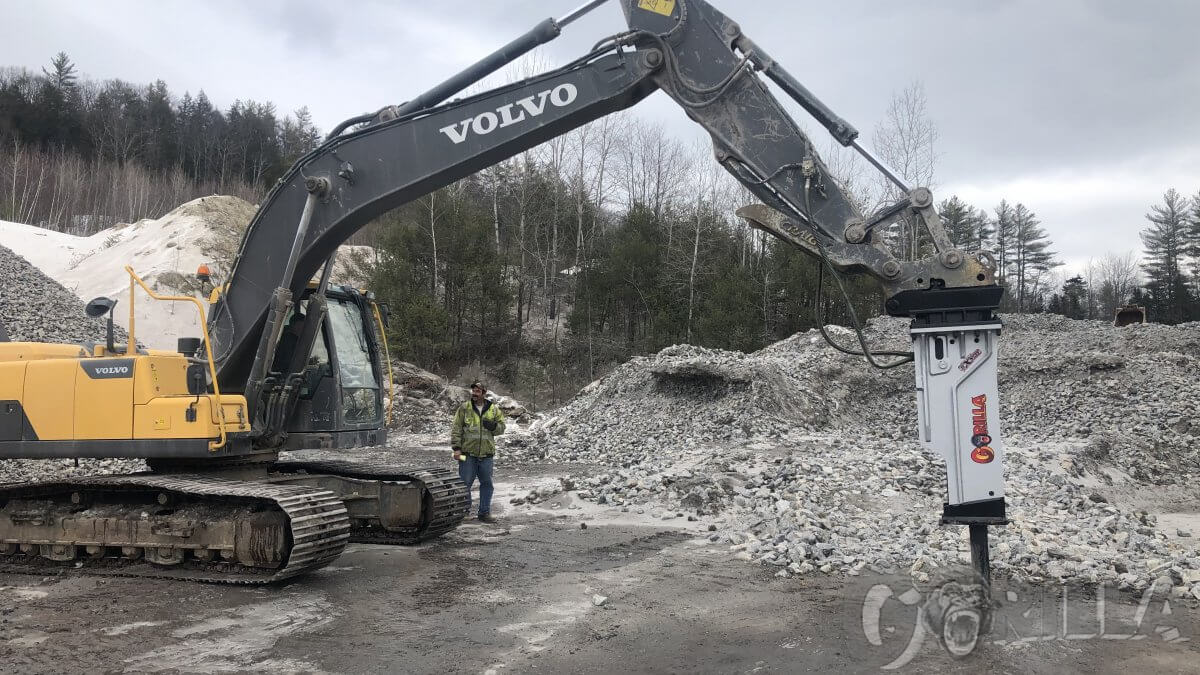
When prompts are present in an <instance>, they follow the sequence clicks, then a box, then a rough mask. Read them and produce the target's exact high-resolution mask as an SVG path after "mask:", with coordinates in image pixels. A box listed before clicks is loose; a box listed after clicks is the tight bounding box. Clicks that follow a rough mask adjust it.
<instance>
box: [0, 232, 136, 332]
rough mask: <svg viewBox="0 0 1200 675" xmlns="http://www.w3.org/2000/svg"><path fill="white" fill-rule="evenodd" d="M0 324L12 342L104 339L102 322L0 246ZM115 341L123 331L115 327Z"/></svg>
mask: <svg viewBox="0 0 1200 675" xmlns="http://www.w3.org/2000/svg"><path fill="white" fill-rule="evenodd" d="M0 323H2V324H4V327H5V328H6V329H7V331H8V337H9V339H10V340H12V341H13V342H66V343H79V342H84V341H91V342H100V343H102V342H104V339H105V338H104V336H105V328H104V321H103V320H100V319H90V318H88V316H87V315H86V314H84V312H83V302H81V301H80V300H79V298H77V297H75V294H74V293H72V292H70V291H68V290H67V289H65V288H63V287H62V286H61V285H59V283H58V282H56V281H55V280H53V279H51V278H50V277H47V276H46V275H44V274H42V272H41V271H40V270H38V268H36V267H34V266H33V265H31V264H29V262H28V261H26V260H25V259H24V258H22V257H21V256H19V255H17V254H16V253H13V252H12V251H10V250H9V249H7V248H5V247H3V246H0ZM116 334H117V339H118V341H124V339H125V331H124V330H122V329H121V328H117V329H116Z"/></svg>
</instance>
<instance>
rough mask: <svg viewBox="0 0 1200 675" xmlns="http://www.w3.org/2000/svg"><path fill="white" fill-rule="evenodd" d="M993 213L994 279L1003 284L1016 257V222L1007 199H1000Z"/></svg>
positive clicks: (1006, 280)
mask: <svg viewBox="0 0 1200 675" xmlns="http://www.w3.org/2000/svg"><path fill="white" fill-rule="evenodd" d="M995 213H996V218H995V220H993V221H992V231H993V232H994V233H995V235H996V281H997V282H998V283H999V284H1000V285H1001V286H1004V285H1006V283H1007V282H1008V278H1009V267H1010V266H1012V265H1013V264H1014V262H1015V258H1016V256H1015V255H1014V249H1015V239H1016V222H1015V220H1014V219H1013V208H1012V207H1011V206H1009V204H1008V201H1007V200H1004V199H1001V200H1000V204H998V205H997V206H996V209H995ZM1008 297H1011V296H1008Z"/></svg>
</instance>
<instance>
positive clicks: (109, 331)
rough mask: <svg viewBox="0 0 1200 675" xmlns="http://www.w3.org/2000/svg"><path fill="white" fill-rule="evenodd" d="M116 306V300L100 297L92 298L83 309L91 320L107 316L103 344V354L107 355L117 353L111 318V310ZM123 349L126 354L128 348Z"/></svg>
mask: <svg viewBox="0 0 1200 675" xmlns="http://www.w3.org/2000/svg"><path fill="white" fill-rule="evenodd" d="M116 306H117V301H116V300H113V299H112V298H106V297H104V296H100V297H98V298H92V300H91V302H89V303H88V304H87V305H85V306H84V308H83V311H84V313H85V314H87V315H88V316H89V317H91V318H93V319H99V318H100V317H102V316H104V315H105V314H107V315H108V322H107V324H106V334H105V343H104V347H105V349H106V352H105V353H107V354H115V353H116V351H117V348H116V346H115V345H114V344H113V318H112V310H113V308H114V307H116ZM125 349H126V353H128V350H129V347H128V346H126V347H125Z"/></svg>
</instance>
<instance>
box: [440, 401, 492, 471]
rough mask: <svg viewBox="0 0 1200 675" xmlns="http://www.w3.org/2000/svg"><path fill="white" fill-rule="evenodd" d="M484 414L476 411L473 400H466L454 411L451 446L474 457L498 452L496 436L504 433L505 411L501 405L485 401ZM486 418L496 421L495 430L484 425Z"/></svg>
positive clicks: (490, 455)
mask: <svg viewBox="0 0 1200 675" xmlns="http://www.w3.org/2000/svg"><path fill="white" fill-rule="evenodd" d="M482 410H483V415H482V416H481V415H480V414H479V413H477V412H475V406H474V405H473V404H472V403H471V401H465V402H464V403H463V404H462V405H460V406H458V410H457V411H455V413H454V422H452V423H451V425H450V447H452V448H456V449H459V450H462V451H463V452H465V453H466V454H468V455H471V456H472V457H492V456H494V455H495V454H496V436H499V435H500V434H502V433H504V413H502V412H500V406H498V405H495V404H494V403H492V402H491V401H484V402H483V406H482ZM484 420H491V421H493V422H495V423H496V428H495V430H494V431H488V430H487V429H486V428H485V427H484V426H483V421H484Z"/></svg>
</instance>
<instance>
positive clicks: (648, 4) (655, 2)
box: [638, 0, 675, 16]
mask: <svg viewBox="0 0 1200 675" xmlns="http://www.w3.org/2000/svg"><path fill="white" fill-rule="evenodd" d="M638 8H639V9H644V10H646V11H647V12H654V13H655V14H662V15H663V16H671V12H674V11H675V0H638Z"/></svg>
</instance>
